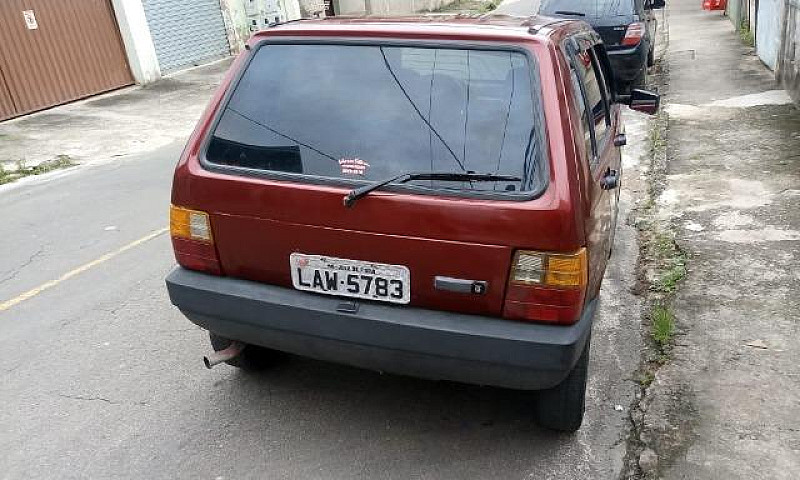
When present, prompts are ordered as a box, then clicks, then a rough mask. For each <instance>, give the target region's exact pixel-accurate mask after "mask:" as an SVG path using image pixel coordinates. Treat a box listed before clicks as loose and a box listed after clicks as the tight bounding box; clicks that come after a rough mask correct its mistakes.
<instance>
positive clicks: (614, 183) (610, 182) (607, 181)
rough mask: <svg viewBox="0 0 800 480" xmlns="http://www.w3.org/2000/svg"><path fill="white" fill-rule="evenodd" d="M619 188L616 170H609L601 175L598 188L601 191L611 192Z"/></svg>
mask: <svg viewBox="0 0 800 480" xmlns="http://www.w3.org/2000/svg"><path fill="white" fill-rule="evenodd" d="M618 186H619V173H617V171H616V170H611V169H610V168H609V169H608V170H606V173H605V175H603V179H602V180H600V188H602V189H603V190H613V189H615V188H617V187H618Z"/></svg>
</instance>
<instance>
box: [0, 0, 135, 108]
mask: <svg viewBox="0 0 800 480" xmlns="http://www.w3.org/2000/svg"><path fill="white" fill-rule="evenodd" d="M131 83H133V78H132V77H131V73H130V69H129V68H128V62H127V59H126V57H125V50H124V49H123V47H122V40H121V39H120V35H119V28H118V27H117V21H116V18H115V17H114V12H113V10H112V8H111V5H110V4H109V0H0V120H3V119H6V118H10V117H14V116H17V115H22V114H24V113H28V112H32V111H35V110H41V109H43V108H47V107H51V106H53V105H58V104H60V103H66V102H69V101H71V100H76V99H78V98H82V97H86V96H89V95H93V94H96V93H100V92H104V91H107V90H112V89H115V88H119V87H122V86H125V85H130V84H131Z"/></svg>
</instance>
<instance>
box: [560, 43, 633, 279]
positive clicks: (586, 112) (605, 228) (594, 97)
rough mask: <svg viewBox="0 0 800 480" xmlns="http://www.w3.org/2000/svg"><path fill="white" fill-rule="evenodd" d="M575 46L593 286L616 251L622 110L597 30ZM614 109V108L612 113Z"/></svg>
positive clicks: (575, 90) (573, 69)
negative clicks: (618, 137)
mask: <svg viewBox="0 0 800 480" xmlns="http://www.w3.org/2000/svg"><path fill="white" fill-rule="evenodd" d="M570 43H571V48H570V53H569V56H570V76H571V78H572V83H573V95H575V96H576V102H577V103H578V106H579V110H580V115H581V120H582V122H581V123H582V125H583V130H584V138H585V140H586V142H587V148H586V152H587V155H586V158H584V162H585V168H586V169H587V170H588V173H589V175H588V178H589V180H590V182H589V189H588V192H587V194H588V197H589V200H590V211H589V212H588V215H587V217H586V218H587V221H586V225H585V229H586V238H587V248H588V250H589V256H590V272H589V289H590V290H589V291H590V292H596V290H597V289H599V287H600V281H601V280H602V277H603V273H604V272H605V268H606V263H607V259H608V256H609V253H610V251H611V239H612V231H613V227H614V223H615V214H616V204H617V193H616V191H615V190H616V188H617V186H618V184H619V175H620V164H621V162H620V151H619V148H618V147H617V146H616V145H615V136H616V130H617V128H618V126H619V115H618V113H617V109H616V107H614V105H613V98H612V97H611V93H610V92H611V90H610V86H609V82H608V81H607V80H606V77H607V72H604V69H603V67H602V66H601V61H600V60H601V58H600V57H598V53H597V51H596V47H595V45H597V43H598V39H596V38H595V37H593V36H586V37H574V40H573V41H572V42H570ZM612 113H613V114H612Z"/></svg>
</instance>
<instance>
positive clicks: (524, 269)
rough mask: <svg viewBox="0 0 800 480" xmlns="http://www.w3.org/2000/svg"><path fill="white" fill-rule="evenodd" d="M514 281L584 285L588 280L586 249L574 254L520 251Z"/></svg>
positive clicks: (515, 261) (571, 285)
mask: <svg viewBox="0 0 800 480" xmlns="http://www.w3.org/2000/svg"><path fill="white" fill-rule="evenodd" d="M511 281H512V282H513V283H518V284H525V285H546V286H554V287H582V286H584V285H586V281H587V265H586V249H585V248H582V249H580V250H578V251H577V252H575V253H573V254H568V255H564V254H555V253H545V252H531V251H519V252H517V255H516V257H515V258H514V266H513V271H512V276H511Z"/></svg>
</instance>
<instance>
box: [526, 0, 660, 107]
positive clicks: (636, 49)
mask: <svg viewBox="0 0 800 480" xmlns="http://www.w3.org/2000/svg"><path fill="white" fill-rule="evenodd" d="M665 5H666V3H665V0H542V2H541V6H540V9H539V12H540V13H541V14H543V15H553V16H561V17H573V18H580V19H582V20H585V21H586V22H588V23H589V24H590V25H591V26H592V27H594V29H595V30H596V31H597V32H598V33H599V34H600V37H601V38H602V39H603V43H605V46H606V50H607V51H608V57H609V59H610V60H611V67H612V68H613V70H614V74H615V78H616V82H617V86H618V87H619V88H620V90H621V91H623V92H626V91H629V90H630V89H631V88H639V87H641V86H643V85H644V84H645V79H646V77H647V67H651V66H653V62H654V54H655V45H656V27H657V24H658V21H657V19H656V17H655V15H654V14H653V10H657V9H661V8H664V6H665Z"/></svg>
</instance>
